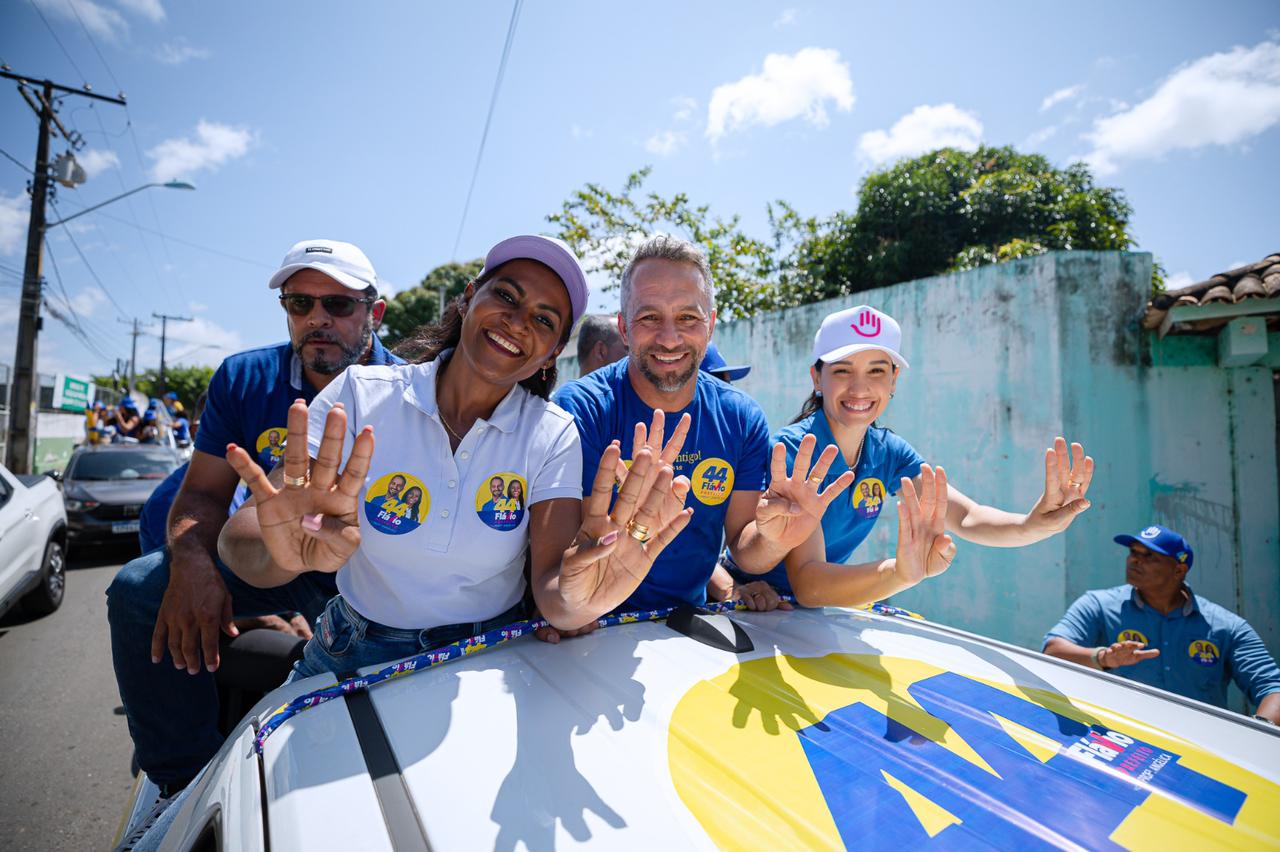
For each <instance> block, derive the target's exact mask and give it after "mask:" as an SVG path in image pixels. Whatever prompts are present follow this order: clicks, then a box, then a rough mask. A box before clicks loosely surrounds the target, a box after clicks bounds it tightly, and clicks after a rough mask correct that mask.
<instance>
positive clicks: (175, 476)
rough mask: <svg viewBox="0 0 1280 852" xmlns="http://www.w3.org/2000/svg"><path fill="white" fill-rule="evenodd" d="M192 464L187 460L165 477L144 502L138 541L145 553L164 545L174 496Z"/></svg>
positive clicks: (139, 523) (139, 517)
mask: <svg viewBox="0 0 1280 852" xmlns="http://www.w3.org/2000/svg"><path fill="white" fill-rule="evenodd" d="M190 466H191V463H190V462H185V463H183V465H182V466H181V467H179V468H178V469H177V470H175V471H174V472H173V473H171V474H169V475H168V476H167V477H165V480H164V482H161V483H160V484H159V485H157V486H156V490H155V491H152V492H151V496H150V497H148V498H147V502H145V503H143V504H142V514H141V515H139V516H138V543H139V544H140V545H142V552H143V553H150V552H151V551H153V550H159V549H160V548H162V547H164V545H165V541H166V538H167V535H166V533H167V532H168V529H169V507H170V506H172V505H173V498H174V497H177V496H178V489H179V488H181V487H182V477H184V476H186V475H187V468H188V467H190Z"/></svg>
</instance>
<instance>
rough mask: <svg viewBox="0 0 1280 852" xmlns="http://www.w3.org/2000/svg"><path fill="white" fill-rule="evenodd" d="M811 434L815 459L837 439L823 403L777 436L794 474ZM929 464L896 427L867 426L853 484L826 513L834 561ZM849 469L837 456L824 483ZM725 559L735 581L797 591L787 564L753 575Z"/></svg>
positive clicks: (826, 532)
mask: <svg viewBox="0 0 1280 852" xmlns="http://www.w3.org/2000/svg"><path fill="white" fill-rule="evenodd" d="M805 435H813V436H814V437H815V438H817V439H818V443H817V445H816V446H815V447H814V450H813V452H814V458H815V459H816V458H817V456H818V455H819V454H820V453H821V452H822V451H823V450H824V449H826V447H827V446H828V445H830V444H834V443H835V442H836V439H835V435H834V434H832V432H831V424H830V423H829V422H828V421H827V415H826V414H825V413H824V412H823V410H822V409H821V408H819V409H818V410H817V411H815V412H814V413H813V414H811V415H809V416H808V417H806V418H804V419H803V420H799V421H797V422H795V423H792V424H791V425H790V426H786V427H784V428H782V429H780V430H779V431H778V434H777V436H776V437H775V439H774V440H775V441H779V442H781V443H782V444H783V446H785V447H786V448H787V473H788V474H790V473H791V471H792V468H793V467H794V466H795V463H796V452H797V451H798V450H799V449H800V442H801V441H802V440H804V436H805ZM923 463H924V457H923V456H921V455H920V454H919V453H918V452H916V449H915V447H913V446H911V445H910V444H908V443H907V442H906V441H904V440H903V439H902V438H900V437H898V436H897V435H896V434H894V433H893V432H890V431H889V430H888V429H881V428H878V427H875V426H872V427H871V428H869V429H867V436H866V438H865V439H864V440H863V446H862V454H861V455H860V456H859V457H858V463H857V469H856V470H854V479H853V485H851V486H850V487H849V488H848V490H847V491H845V492H844V493H843V494H841V495H840V496H839V497H837V498H836V499H835V502H833V503H832V504H831V505H830V506H828V507H827V511H826V513H825V514H823V516H822V537H823V540H824V543H825V544H826V549H827V553H826V559H827V561H828V562H837V563H843V562H847V561H848V559H849V557H850V556H852V555H853V551H854V550H855V549H857V547H858V545H860V544H862V542H863V540H865V539H866V537H867V536H868V535H870V534H871V529H872V528H873V527H874V526H875V525H876V521H877V520H879V519H880V513H881V512H883V511H884V510H885V508H886V507H887V505H888V498H889V497H892V496H893V495H894V494H897V493H898V483H899V482H900V481H901V479H902V477H904V476H905V477H907V478H908V479H915V478H916V476H917V475H919V473H920V465H921V464H923ZM847 470H849V465H848V464H847V463H846V462H845V460H844V456H843V455H837V456H836V458H835V461H834V462H832V464H831V467H830V469H828V470H827V475H826V476H825V477H824V478H823V480H822V485H821V488H822V489H826V488H827V487H828V486H830V485H831V483H833V482H835V481H836V480H837V479H839V478H840V476H841V475H842V474H843V473H844V472H845V471H847ZM886 555H887V554H886ZM725 563H726V565H727V566H728V567H729V573H730V574H732V575H733V578H734V580H736V581H738V582H740V583H742V582H751V581H753V580H765V581H766V582H768V583H769V584H770V585H771V586H773V587H774V588H775V589H777V590H778V591H779V592H782V593H783V594H787V595H789V594H791V582H790V580H788V579H787V567H786V565H785V564H783V565H778V566H777V567H775V568H774V569H773V570H771V571H769V573H767V574H747V573H746V572H744V571H741V570H740V569H738V568H737V566H735V565H734V564H733V561H732V559H729V558H726V559H725Z"/></svg>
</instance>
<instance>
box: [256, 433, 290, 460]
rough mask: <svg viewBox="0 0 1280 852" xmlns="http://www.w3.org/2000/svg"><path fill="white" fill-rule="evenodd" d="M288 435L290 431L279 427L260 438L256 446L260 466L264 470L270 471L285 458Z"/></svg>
mask: <svg viewBox="0 0 1280 852" xmlns="http://www.w3.org/2000/svg"><path fill="white" fill-rule="evenodd" d="M288 435H289V430H288V429H285V428H284V427H283V426H278V427H275V428H272V429H268V430H266V431H265V432H263V433H262V434H261V435H259V436H258V442H257V444H255V445H254V446H255V448H256V449H257V451H258V464H260V465H262V469H263V470H266V471H270V470H271V468H273V467H275V466H276V465H277V464H278V463H279V461H280V459H282V458H284V444H285V439H286V438H287V437H288Z"/></svg>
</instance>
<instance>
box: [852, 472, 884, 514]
mask: <svg viewBox="0 0 1280 852" xmlns="http://www.w3.org/2000/svg"><path fill="white" fill-rule="evenodd" d="M884 495H885V490H884V483H883V482H881V481H880V480H878V479H876V478H875V477H873V476H869V477H867V478H866V479H863V480H859V482H858V483H857V484H856V485H854V486H853V498H852V499H853V511H855V512H857V513H858V515H859V516H860V517H862V518H866V519H867V520H870V519H872V518H878V517H880V509H881V507H882V506H884Z"/></svg>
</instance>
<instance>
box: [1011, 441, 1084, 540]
mask: <svg viewBox="0 0 1280 852" xmlns="http://www.w3.org/2000/svg"><path fill="white" fill-rule="evenodd" d="M1092 481H1093V459H1092V458H1091V457H1089V456H1086V455H1085V454H1084V447H1082V446H1081V445H1080V444H1072V445H1071V448H1070V450H1068V449H1067V441H1066V439H1065V438H1063V437H1061V436H1059V437H1057V438H1055V439H1054V441H1053V446H1052V447H1050V448H1049V449H1047V450H1045V452H1044V493H1043V494H1041V495H1040V499H1039V500H1037V501H1036V504H1035V505H1034V506H1032V507H1031V511H1030V512H1028V513H1027V527H1029V528H1030V529H1032V530H1035V531H1037V532H1040V533H1042V534H1044V535H1046V536H1047V535H1053V534H1054V533H1060V532H1062V531H1063V530H1065V529H1066V528H1067V527H1069V526H1071V522H1072V521H1074V520H1075V519H1076V516H1077V515H1079V514H1080V513H1081V512H1083V511H1085V510H1086V509H1088V508H1089V501H1088V500H1086V499H1085V494H1087V493H1088V491H1089V483H1090V482H1092Z"/></svg>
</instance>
